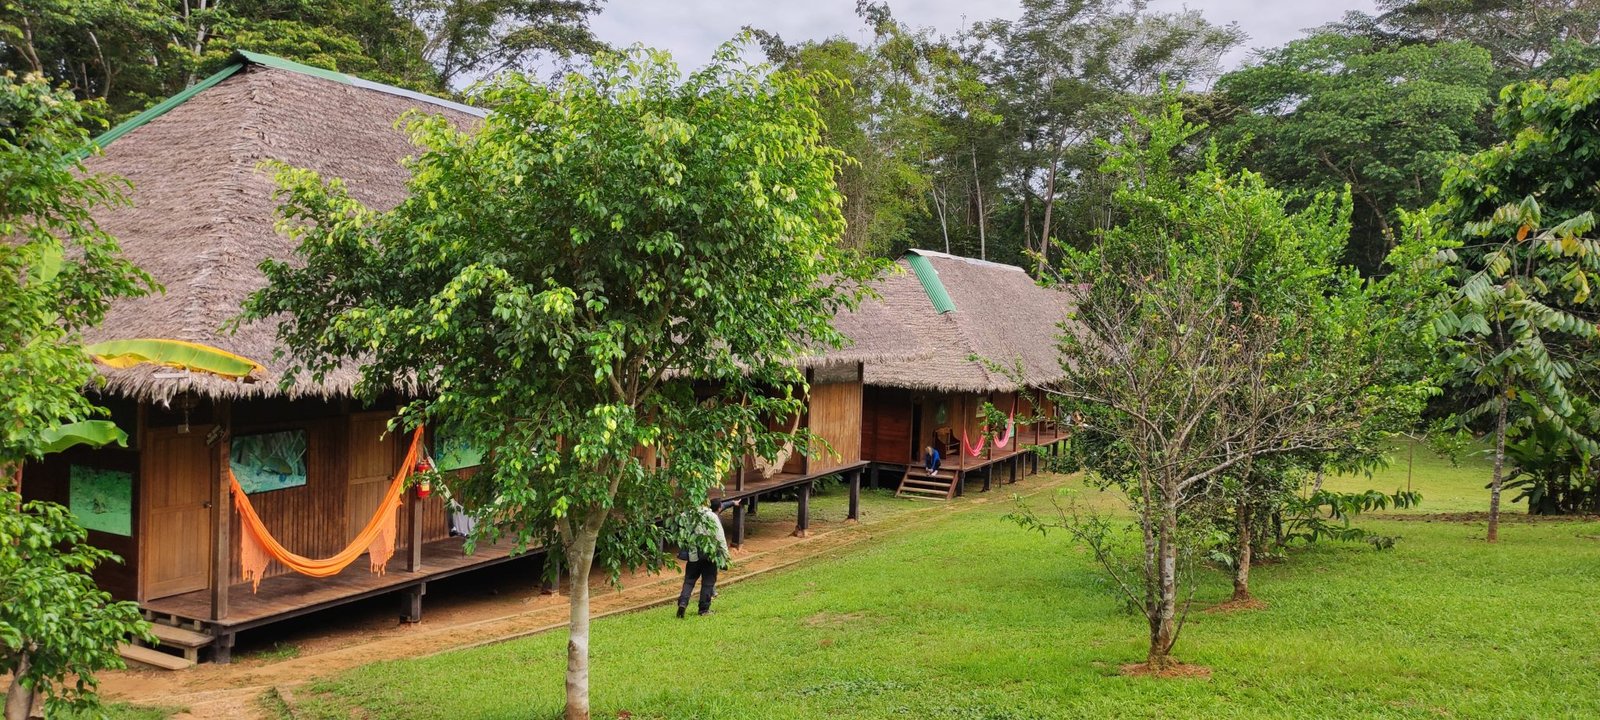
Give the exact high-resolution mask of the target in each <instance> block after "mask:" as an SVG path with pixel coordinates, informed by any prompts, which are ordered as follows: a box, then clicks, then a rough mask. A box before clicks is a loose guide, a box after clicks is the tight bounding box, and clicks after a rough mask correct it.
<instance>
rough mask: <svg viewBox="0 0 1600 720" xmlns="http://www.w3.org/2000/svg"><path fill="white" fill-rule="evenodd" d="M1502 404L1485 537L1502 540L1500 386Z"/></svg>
mask: <svg viewBox="0 0 1600 720" xmlns="http://www.w3.org/2000/svg"><path fill="white" fill-rule="evenodd" d="M1499 402H1500V406H1499V407H1498V408H1496V412H1495V419H1494V477H1493V478H1492V479H1491V480H1490V481H1489V532H1488V534H1487V535H1486V537H1485V538H1484V539H1486V540H1488V541H1489V542H1499V541H1500V484H1501V483H1502V482H1503V481H1504V480H1505V477H1506V405H1508V404H1509V403H1507V402H1506V389H1505V388H1503V387H1502V388H1500V401H1499Z"/></svg>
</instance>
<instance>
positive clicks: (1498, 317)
mask: <svg viewBox="0 0 1600 720" xmlns="http://www.w3.org/2000/svg"><path fill="white" fill-rule="evenodd" d="M1502 96H1503V102H1502V104H1501V106H1500V108H1499V109H1498V110H1497V111H1496V112H1495V119H1496V123H1497V126H1498V130H1499V132H1500V134H1501V136H1502V137H1503V138H1505V139H1504V140H1503V141H1502V142H1500V143H1498V144H1496V145H1494V146H1493V147H1490V148H1489V149H1487V150H1484V151H1482V152H1480V153H1477V154H1476V155H1473V156H1472V157H1470V158H1467V159H1465V160H1463V161H1462V162H1460V163H1458V165H1457V166H1456V167H1454V168H1453V169H1452V170H1451V171H1450V172H1449V173H1448V174H1447V175H1446V176H1445V181H1444V183H1443V186H1442V189H1441V190H1440V196H1441V199H1440V202H1439V204H1438V206H1437V207H1435V208H1434V210H1433V212H1432V213H1431V214H1428V215H1424V216H1421V217H1419V218H1418V220H1417V222H1419V223H1429V224H1435V225H1436V226H1435V228H1434V230H1433V231H1431V232H1424V233H1419V234H1418V239H1417V241H1416V243H1415V244H1416V245H1418V247H1412V248H1407V252H1408V254H1409V257H1411V258H1414V259H1413V260H1412V262H1413V263H1420V264H1422V265H1423V266H1424V267H1426V268H1431V269H1433V270H1435V271H1436V272H1437V275H1436V280H1437V283H1438V284H1437V293H1436V298H1437V301H1438V303H1439V308H1438V316H1437V319H1436V321H1435V322H1434V324H1433V326H1432V327H1431V331H1432V332H1433V333H1434V334H1436V335H1437V336H1438V337H1440V338H1443V339H1445V340H1446V341H1447V344H1446V345H1445V352H1446V353H1447V357H1448V358H1449V359H1450V360H1451V361H1452V363H1453V364H1454V369H1455V371H1456V374H1455V382H1456V384H1457V385H1458V386H1461V387H1463V388H1464V389H1465V391H1466V392H1467V393H1470V397H1471V402H1470V403H1469V404H1468V407H1467V409H1466V410H1465V411H1464V413H1463V415H1464V419H1465V420H1467V421H1468V422H1470V423H1472V424H1474V425H1476V426H1478V427H1483V426H1485V425H1487V428H1488V434H1489V435H1490V436H1491V437H1492V438H1493V439H1494V445H1495V450H1494V455H1495V457H1494V474H1493V476H1492V478H1491V480H1490V499H1489V529H1488V539H1489V540H1490V541H1491V542H1493V541H1495V540H1496V539H1497V538H1498V535H1499V513H1500V492H1501V489H1502V487H1503V484H1504V481H1505V477H1506V443H1507V439H1508V437H1509V438H1512V439H1513V440H1515V438H1518V437H1521V438H1524V441H1525V442H1529V443H1534V444H1536V445H1539V446H1542V449H1543V452H1539V453H1522V454H1521V457H1522V458H1524V460H1523V461H1521V462H1528V463H1532V464H1531V465H1519V467H1518V472H1520V473H1525V474H1531V475H1534V476H1539V475H1544V474H1546V473H1545V471H1546V470H1548V469H1550V468H1556V467H1560V466H1568V467H1578V468H1587V467H1588V466H1589V462H1588V459H1589V458H1591V457H1593V456H1594V455H1595V454H1596V451H1600V445H1597V444H1596V439H1597V438H1600V402H1597V397H1600V394H1597V393H1600V384H1597V381H1596V380H1595V378H1596V377H1597V373H1596V370H1600V352H1597V346H1596V339H1597V338H1596V323H1597V322H1600V308H1597V307H1596V301H1595V298H1594V294H1593V288H1594V286H1595V284H1596V283H1597V282H1600V275H1597V274H1596V273H1597V272H1600V253H1597V252H1596V245H1595V242H1594V240H1593V239H1591V237H1590V234H1591V232H1592V230H1593V228H1594V223H1595V219H1594V218H1595V216H1594V209H1595V208H1596V206H1597V205H1600V191H1597V185H1596V182H1597V181H1600V174H1597V171H1596V169H1595V168H1594V167H1593V166H1594V164H1595V163H1594V160H1595V159H1596V158H1597V157H1600V132H1597V131H1596V127H1600V124H1597V122H1600V72H1594V73H1589V74H1586V75H1579V76H1575V77H1573V78H1571V79H1562V80H1556V81H1554V82H1549V83H1545V82H1539V81H1533V82H1527V83H1522V84H1518V85H1515V86H1511V87H1509V88H1507V89H1506V91H1505V92H1504V93H1502ZM1563 478H1567V479H1571V475H1570V474H1567V473H1562V474H1559V475H1557V476H1554V477H1551V478H1549V479H1552V480H1562V479H1563ZM1577 480H1578V481H1580V482H1582V483H1583V484H1586V485H1590V486H1591V487H1592V485H1593V483H1594V477H1593V475H1592V473H1582V474H1580V475H1579V477H1578V478H1577ZM1550 490H1552V491H1559V490H1562V489H1561V488H1550Z"/></svg>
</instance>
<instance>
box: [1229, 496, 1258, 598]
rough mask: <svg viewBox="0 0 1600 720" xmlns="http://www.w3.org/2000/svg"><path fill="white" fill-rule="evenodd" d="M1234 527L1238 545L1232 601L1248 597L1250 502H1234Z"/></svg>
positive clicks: (1252, 540)
mask: <svg viewBox="0 0 1600 720" xmlns="http://www.w3.org/2000/svg"><path fill="white" fill-rule="evenodd" d="M1234 529H1235V531H1236V532H1237V534H1238V536H1239V547H1238V550H1237V552H1236V555H1235V562H1234V567H1233V598H1232V600H1231V601H1232V602H1244V601H1247V600H1249V599H1250V552H1251V551H1250V545H1251V543H1252V542H1254V538H1253V537H1252V536H1251V530H1250V504H1249V503H1247V502H1245V501H1244V500H1243V499H1241V500H1240V501H1239V502H1238V503H1236V504H1235V510H1234Z"/></svg>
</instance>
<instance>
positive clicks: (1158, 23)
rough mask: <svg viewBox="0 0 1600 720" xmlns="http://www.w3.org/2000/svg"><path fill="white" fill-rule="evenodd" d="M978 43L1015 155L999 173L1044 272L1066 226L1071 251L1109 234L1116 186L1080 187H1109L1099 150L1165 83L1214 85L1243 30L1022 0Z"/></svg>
mask: <svg viewBox="0 0 1600 720" xmlns="http://www.w3.org/2000/svg"><path fill="white" fill-rule="evenodd" d="M976 37H977V39H978V41H979V42H980V43H981V44H979V45H977V46H976V47H975V48H974V49H975V50H976V51H977V53H978V55H977V58H975V60H974V62H975V63H976V64H977V65H978V66H979V67H981V68H982V69H983V73H984V77H985V81H986V82H988V83H989V84H991V85H992V86H993V87H994V88H995V89H996V93H997V94H998V95H999V97H1000V99H1001V102H1000V106H999V111H998V112H999V114H1000V115H1001V116H1002V117H1004V118H1005V121H1004V123H1003V124H1002V126H1001V127H1000V128H998V129H997V132H999V133H1000V134H1001V135H1002V137H1004V138H1005V142H1006V152H1007V153H1008V157H1006V158H1005V159H1004V160H1002V161H1001V162H1002V163H1003V165H1004V168H1005V169H1004V170H1003V171H1002V173H1001V175H1002V177H1004V178H1005V180H1004V182H1005V184H1006V186H1007V189H1008V191H1009V194H1010V196H1011V202H1012V203H1013V205H1014V206H1015V207H1016V208H1017V210H1018V212H1020V214H1021V216H1022V225H1023V228H1022V229H1023V233H1022V235H1023V236H1024V237H1023V250H1024V251H1025V252H1032V253H1034V254H1035V256H1036V257H1037V260H1038V263H1039V264H1040V268H1041V270H1042V269H1043V267H1044V266H1045V265H1047V264H1048V263H1049V255H1050V251H1051V248H1052V245H1053V239H1054V238H1056V237H1057V235H1058V228H1066V230H1064V231H1063V232H1062V233H1061V235H1062V237H1070V239H1071V240H1072V241H1073V244H1088V239H1089V238H1088V235H1089V234H1090V233H1092V232H1093V230H1095V229H1104V228H1105V227H1108V226H1109V225H1108V224H1107V223H1106V221H1107V220H1109V218H1108V217H1107V216H1108V213H1106V212H1104V208H1105V205H1104V201H1105V198H1107V197H1109V196H1110V194H1111V188H1110V187H1108V186H1105V185H1093V186H1091V187H1084V186H1090V185H1092V184H1094V183H1096V181H1098V180H1101V179H1103V176H1101V175H1099V174H1098V173H1095V172H1094V169H1095V168H1097V167H1098V166H1099V164H1100V163H1101V161H1102V160H1103V159H1104V156H1103V155H1102V154H1101V147H1100V145H1099V144H1097V141H1098V140H1102V139H1115V138H1117V137H1118V136H1119V135H1120V133H1122V132H1124V131H1125V129H1126V127H1127V125H1128V123H1129V117H1128V108H1129V107H1141V108H1144V109H1147V110H1153V109H1155V104H1156V103H1157V102H1159V101H1154V102H1153V101H1152V98H1153V96H1154V95H1155V93H1156V91H1157V90H1158V88H1159V86H1160V84H1161V82H1162V81H1163V79H1164V80H1165V81H1166V82H1170V83H1174V84H1179V83H1186V82H1190V81H1201V80H1209V79H1210V78H1211V77H1213V76H1214V73H1215V72H1216V70H1217V63H1218V61H1219V60H1220V58H1221V57H1222V55H1223V53H1225V52H1227V51H1228V49H1230V48H1232V47H1233V46H1235V45H1237V44H1238V43H1239V42H1241V41H1242V40H1243V39H1244V35H1243V33H1242V32H1241V31H1240V30H1239V29H1238V27H1237V26H1233V25H1229V26H1216V25H1212V24H1211V23H1210V22H1208V21H1206V19H1205V18H1204V17H1203V16H1202V15H1201V14H1200V12H1199V11H1197V10H1185V11H1181V12H1175V13H1161V12H1152V11H1150V10H1149V9H1148V8H1147V6H1146V4H1145V3H1143V2H1126V1H1124V0H1023V2H1022V15H1021V17H1019V18H1017V19H1016V20H992V21H989V22H986V23H982V24H980V25H979V26H978V27H977V28H976ZM1063 197H1066V198H1068V199H1069V200H1076V201H1079V202H1078V203H1077V204H1076V205H1075V206H1074V207H1072V208H1071V209H1070V210H1069V211H1068V215H1069V216H1070V217H1068V218H1062V217H1060V216H1058V215H1057V213H1058V212H1060V211H1061V210H1063V209H1065V208H1062V207H1060V205H1061V203H1060V202H1059V201H1060V200H1061V199H1062V198H1063ZM1036 213H1037V215H1036ZM1036 217H1037V221H1038V225H1037V229H1035V226H1034V224H1033V223H1034V222H1035V218H1036ZM1095 220H1100V222H1099V223H1096V222H1095Z"/></svg>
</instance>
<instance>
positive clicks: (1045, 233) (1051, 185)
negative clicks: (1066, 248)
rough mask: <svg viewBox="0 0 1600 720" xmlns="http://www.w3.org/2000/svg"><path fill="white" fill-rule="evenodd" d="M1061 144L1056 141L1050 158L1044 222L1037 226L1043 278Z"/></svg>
mask: <svg viewBox="0 0 1600 720" xmlns="http://www.w3.org/2000/svg"><path fill="white" fill-rule="evenodd" d="M1061 142H1062V141H1059V140H1058V141H1056V152H1055V155H1052V156H1051V157H1050V174H1049V176H1047V177H1046V178H1045V183H1044V222H1043V223H1042V224H1041V225H1040V226H1039V277H1041V278H1042V277H1044V271H1045V268H1047V267H1049V266H1050V219H1051V215H1052V214H1054V213H1053V211H1054V210H1055V209H1056V170H1057V169H1058V168H1059V167H1060V166H1061Z"/></svg>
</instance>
